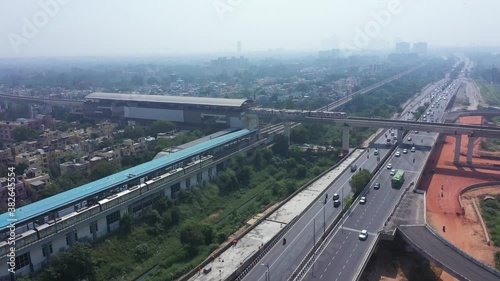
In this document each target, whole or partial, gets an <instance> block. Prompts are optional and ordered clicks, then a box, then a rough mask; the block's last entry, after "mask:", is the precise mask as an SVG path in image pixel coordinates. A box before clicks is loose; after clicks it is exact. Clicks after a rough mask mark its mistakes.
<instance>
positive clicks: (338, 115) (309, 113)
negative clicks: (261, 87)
mask: <svg viewBox="0 0 500 281" xmlns="http://www.w3.org/2000/svg"><path fill="white" fill-rule="evenodd" d="M248 113H255V114H258V115H261V116H262V115H263V116H266V115H268V116H271V115H275V116H301V117H310V118H332V119H345V118H348V117H347V113H345V112H332V111H319V110H293V109H269V108H257V107H255V108H251V109H249V110H248Z"/></svg>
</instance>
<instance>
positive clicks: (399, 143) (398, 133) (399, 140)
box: [396, 129, 403, 145]
mask: <svg viewBox="0 0 500 281" xmlns="http://www.w3.org/2000/svg"><path fill="white" fill-rule="evenodd" d="M396 134H397V136H398V145H401V144H403V130H402V129H401V130H397V132H396Z"/></svg>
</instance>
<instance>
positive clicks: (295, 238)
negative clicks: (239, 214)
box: [244, 138, 389, 281]
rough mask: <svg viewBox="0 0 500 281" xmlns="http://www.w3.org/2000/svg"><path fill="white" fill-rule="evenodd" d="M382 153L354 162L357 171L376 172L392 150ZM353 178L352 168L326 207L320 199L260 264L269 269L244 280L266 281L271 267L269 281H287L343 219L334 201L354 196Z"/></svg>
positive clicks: (336, 185) (335, 187)
mask: <svg viewBox="0 0 500 281" xmlns="http://www.w3.org/2000/svg"><path fill="white" fill-rule="evenodd" d="M381 139H382V138H381ZM384 141H385V138H384ZM378 151H379V155H378V156H379V157H377V156H372V155H370V157H367V156H366V154H363V155H362V156H361V157H360V158H358V159H357V160H356V161H355V162H354V164H355V165H356V167H357V170H358V171H359V168H362V169H368V170H371V171H372V170H374V169H375V167H376V165H377V164H378V162H379V161H378V160H377V159H382V158H383V157H384V155H385V154H387V153H388V152H389V148H388V147H386V146H385V145H383V146H381V148H380V149H378ZM352 175H353V172H351V170H350V168H348V169H347V170H345V171H344V172H343V173H342V174H341V175H340V176H339V177H338V179H337V180H336V181H335V182H334V183H333V184H331V185H330V186H329V187H328V189H327V191H326V192H325V194H328V200H327V202H326V204H325V200H324V199H325V196H323V197H321V198H320V199H318V201H317V203H315V204H313V205H312V206H311V207H310V208H309V209H308V210H307V211H306V212H305V213H304V214H303V215H302V217H300V219H299V220H298V221H297V222H296V223H295V224H294V225H293V226H292V227H291V228H290V230H289V231H288V232H287V234H286V236H285V238H286V240H287V242H286V244H285V245H283V244H282V243H278V244H277V245H275V246H274V247H273V248H272V249H271V250H270V251H269V252H268V254H267V255H266V256H265V257H264V258H263V259H262V260H261V261H260V262H259V263H260V264H263V265H266V266H256V267H254V268H253V270H252V271H251V272H250V273H249V274H248V275H246V277H245V279H244V280H263V281H265V280H266V271H267V266H269V276H270V279H269V280H287V279H288V277H290V276H291V274H292V273H293V271H294V270H295V268H297V267H298V266H299V263H300V262H301V260H302V259H303V258H304V257H305V256H306V254H307V253H308V252H309V251H310V250H311V248H312V247H313V240H315V241H318V239H319V238H320V235H322V234H323V232H324V230H325V224H326V227H327V228H328V225H330V224H331V222H332V221H333V219H334V218H335V217H336V216H337V215H339V213H340V211H341V208H342V206H339V207H337V208H335V207H334V206H333V200H332V198H333V195H334V194H335V193H337V194H338V195H339V196H340V197H342V196H343V197H344V198H345V197H346V196H348V195H351V194H352V193H351V187H350V185H349V179H350V178H351V176H352ZM341 201H343V200H341Z"/></svg>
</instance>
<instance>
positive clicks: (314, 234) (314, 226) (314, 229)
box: [313, 218, 316, 251]
mask: <svg viewBox="0 0 500 281" xmlns="http://www.w3.org/2000/svg"><path fill="white" fill-rule="evenodd" d="M315 246H316V218H314V219H313V251H314V247H315Z"/></svg>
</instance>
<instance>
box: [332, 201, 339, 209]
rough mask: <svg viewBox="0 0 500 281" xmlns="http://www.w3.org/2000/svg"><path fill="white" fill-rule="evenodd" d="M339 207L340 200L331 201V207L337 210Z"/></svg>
mask: <svg viewBox="0 0 500 281" xmlns="http://www.w3.org/2000/svg"><path fill="white" fill-rule="evenodd" d="M338 206H340V200H333V207H335V208H337V207H338Z"/></svg>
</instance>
